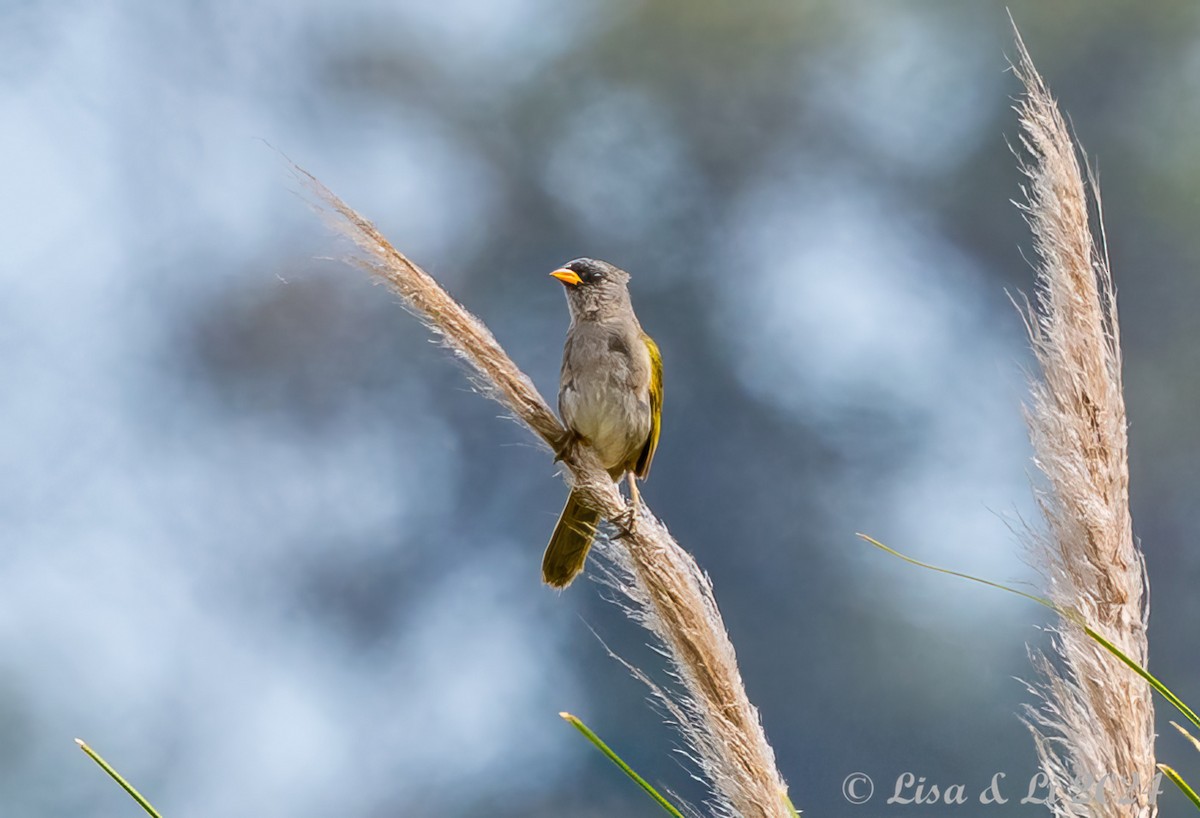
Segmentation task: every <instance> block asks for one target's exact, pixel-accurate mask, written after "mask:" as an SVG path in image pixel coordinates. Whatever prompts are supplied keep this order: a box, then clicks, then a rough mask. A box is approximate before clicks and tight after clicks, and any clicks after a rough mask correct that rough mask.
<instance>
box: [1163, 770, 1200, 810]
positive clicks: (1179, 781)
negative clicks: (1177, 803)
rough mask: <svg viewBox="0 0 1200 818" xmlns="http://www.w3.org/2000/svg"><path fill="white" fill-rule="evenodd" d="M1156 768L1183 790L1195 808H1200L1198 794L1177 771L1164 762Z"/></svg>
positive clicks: (1199, 796)
mask: <svg viewBox="0 0 1200 818" xmlns="http://www.w3.org/2000/svg"><path fill="white" fill-rule="evenodd" d="M1158 769H1160V770H1162V774H1163V775H1165V776H1166V777H1167V778H1169V779H1171V781H1173V782H1174V783H1175V786H1176V787H1179V789H1180V790H1182V791H1183V794H1184V795H1186V796H1187V797H1188V800H1190V801H1191V802H1192V804H1194V805H1195V807H1196V809H1200V795H1196V791H1195V790H1193V789H1192V788H1191V787H1189V786H1188V783H1187V782H1186V781H1184V780H1183V778H1182V777H1180V775H1179V773H1177V772H1175V771H1174V770H1173V769H1171V768H1170V767H1168V766H1167V765H1166V764H1159V765H1158Z"/></svg>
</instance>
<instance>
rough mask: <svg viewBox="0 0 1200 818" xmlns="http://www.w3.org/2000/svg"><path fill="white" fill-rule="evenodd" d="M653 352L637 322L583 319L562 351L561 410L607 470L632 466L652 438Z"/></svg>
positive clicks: (577, 323) (572, 329)
mask: <svg viewBox="0 0 1200 818" xmlns="http://www.w3.org/2000/svg"><path fill="white" fill-rule="evenodd" d="M649 397H650V353H649V351H648V350H647V349H646V344H645V342H643V341H642V338H641V330H640V329H639V328H638V327H637V325H636V324H634V323H633V322H628V323H626V322H600V321H578V322H576V324H575V325H574V326H573V327H572V328H571V330H570V332H568V333H567V344H566V347H565V349H564V350H563V371H562V380H561V383H560V386H559V392H558V410H559V412H560V413H561V414H562V417H563V421H564V422H565V423H566V424H567V426H568V427H569V428H571V429H572V430H574V431H575V432H576V433H577V434H579V435H581V436H582V437H584V438H585V439H586V440H587V441H588V442H589V443H590V444H591V445H592V447H593V448H594V449H595V450H596V453H597V454H598V455H599V456H600V460H601V462H602V463H603V464H604V467H605V468H607V469H613V468H616V467H618V466H628V465H629V464H630V461H631V460H634V459H636V457H637V454H638V453H639V452H640V451H641V449H642V446H643V445H644V444H645V442H646V438H647V437H648V436H649V434H650V400H649Z"/></svg>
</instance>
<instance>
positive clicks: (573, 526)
mask: <svg viewBox="0 0 1200 818" xmlns="http://www.w3.org/2000/svg"><path fill="white" fill-rule="evenodd" d="M599 522H600V515H599V514H597V513H596V512H594V511H592V510H591V509H588V508H585V507H584V505H583V504H582V503H581V502H580V501H579V496H578V495H577V494H576V493H575V492H573V491H572V492H571V494H570V496H568V497H567V505H566V506H565V507H564V508H563V512H562V514H561V515H560V516H559V518H558V525H556V526H555V527H554V533H553V534H552V535H551V536H550V544H549V545H548V546H546V555H545V556H544V557H542V581H543V582H545V583H546V584H547V585H552V586H554V587H555V588H566V587H567V586H568V585H570V584H571V580H573V579H575V577H576V576H578V575H579V572H580V571H582V570H583V564H584V562H585V561H586V560H587V553H588V549H589V548H591V547H592V539H593V538H594V537H595V536H596V526H597V524H598V523H599Z"/></svg>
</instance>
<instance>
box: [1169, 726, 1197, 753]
mask: <svg viewBox="0 0 1200 818" xmlns="http://www.w3.org/2000/svg"><path fill="white" fill-rule="evenodd" d="M1171 726H1172V727H1174V728H1175V729H1176V730H1178V731H1179V732H1181V733H1183V736H1184V738H1186V739H1187V740H1188V741H1190V742H1191V743H1192V746H1193V747H1195V748H1196V749H1197V750H1200V739H1197V738H1196V737H1195V736H1193V735H1192V734H1191V733H1189V732H1188V731H1187V730H1184V729H1183V727H1181V726H1180V725H1178V724H1176V723H1175V722H1171Z"/></svg>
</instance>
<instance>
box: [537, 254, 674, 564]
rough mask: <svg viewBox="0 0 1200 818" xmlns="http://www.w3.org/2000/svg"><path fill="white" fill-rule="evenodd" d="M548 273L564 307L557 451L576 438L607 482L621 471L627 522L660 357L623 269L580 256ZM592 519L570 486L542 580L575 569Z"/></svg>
mask: <svg viewBox="0 0 1200 818" xmlns="http://www.w3.org/2000/svg"><path fill="white" fill-rule="evenodd" d="M550 275H552V276H554V277H555V278H557V279H558V280H559V281H561V282H562V283H563V286H564V287H565V289H566V293H567V306H568V307H569V308H570V311H571V327H570V329H568V330H567V343H566V346H565V347H564V348H563V363H562V376H561V378H560V381H559V386H558V412H559V414H560V415H561V416H562V420H563V424H564V425H565V426H566V427H567V432H568V439H567V440H566V441H564V443H563V447H562V450H560V452H559V454H560V455H561V454H562V453H563V452H565V451H566V449H567V448H568V447H569V446H571V445H574V444H576V443H578V442H582V443H584V444H586V445H588V446H590V447H591V448H592V450H593V451H595V453H596V455H597V456H598V457H599V458H600V462H601V463H602V464H603V465H604V468H606V469H608V473H609V476H610V477H612V479H613V480H614V481H618V480H620V479H621V477H623V476H624V475H626V474H628V475H629V494H630V500H631V504H630V524H631V525H632V523H633V520H634V519H635V516H636V510H637V504H638V491H637V478H638V477H642V478H644V477H645V476H646V475H647V474H649V473H650V462H651V461H652V460H653V459H654V450H655V449H656V448H657V447H658V432H659V428H660V424H661V420H662V399H663V380H662V357H661V356H660V355H659V352H658V347H657V346H656V345H655V343H654V341H653V340H652V339H651V338H650V336H649V335H647V334H646V333H645V332H644V331H643V330H642V325H641V324H639V323H638V320H637V316H636V315H634V314H633V304H632V302H631V301H630V300H629V273H627V272H625V271H624V270H622V269H620V268H619V267H614V266H613V265H611V264H609V263H608V262H605V261H597V260H596V259H591V258H580V259H575V260H574V261H572V262H569V263H567V264H565V265H563V266H562V267H561V268H559V269H557V270H555V271H554V272H552V273H551V274H550ZM599 522H600V515H599V514H597V513H596V512H594V511H592V510H591V509H588V508H585V507H584V506H583V504H582V503H581V502H580V501H579V498H578V496H577V494H576V492H574V491H572V492H571V494H570V496H569V497H567V505H566V507H565V508H564V509H563V512H562V515H561V516H560V517H559V518H558V525H557V526H555V528H554V534H553V535H552V536H551V537H550V544H549V545H548V546H547V547H546V555H545V556H544V557H543V558H542V579H543V580H544V581H545V582H546V584H548V585H552V586H554V587H555V588H565V587H566V586H568V585H570V584H571V580H573V579H575V577H576V576H577V575H578V574H579V572H580V571H582V570H583V564H584V562H585V561H586V560H587V553H588V549H589V548H591V546H592V539H593V538H594V537H595V534H596V525H597V524H598V523H599Z"/></svg>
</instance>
